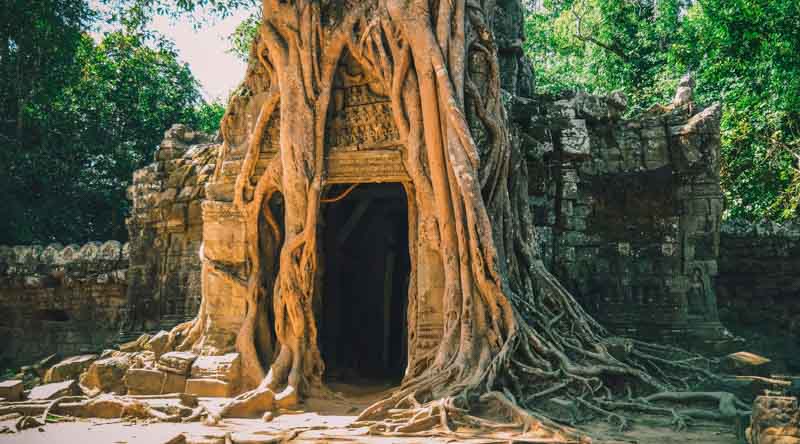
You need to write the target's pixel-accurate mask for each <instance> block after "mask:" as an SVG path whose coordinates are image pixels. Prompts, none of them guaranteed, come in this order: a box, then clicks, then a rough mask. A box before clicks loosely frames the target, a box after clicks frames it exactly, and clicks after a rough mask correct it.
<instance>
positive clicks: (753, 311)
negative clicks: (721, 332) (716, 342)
mask: <svg viewBox="0 0 800 444" xmlns="http://www.w3.org/2000/svg"><path fill="white" fill-rule="evenodd" d="M718 262H719V275H718V277H717V280H716V292H717V299H718V305H719V314H720V318H721V319H722V322H723V323H724V324H725V325H726V326H727V327H728V328H730V330H731V331H732V332H733V333H735V334H736V335H739V336H742V337H744V338H745V339H746V340H747V341H748V343H747V348H748V349H750V350H752V351H757V352H759V353H761V354H764V355H765V356H767V357H769V358H772V359H773V360H775V361H777V362H776V365H777V367H776V370H777V371H789V372H792V373H797V372H800V341H799V339H800V224H796V223H795V224H785V225H779V224H773V223H761V224H747V223H735V222H726V223H725V224H723V226H722V232H721V234H720V255H719V259H718Z"/></svg>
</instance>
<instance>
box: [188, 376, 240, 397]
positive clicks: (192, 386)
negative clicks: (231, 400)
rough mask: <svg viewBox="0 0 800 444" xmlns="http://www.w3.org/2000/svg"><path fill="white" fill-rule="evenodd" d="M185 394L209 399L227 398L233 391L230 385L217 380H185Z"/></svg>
mask: <svg viewBox="0 0 800 444" xmlns="http://www.w3.org/2000/svg"><path fill="white" fill-rule="evenodd" d="M186 393H188V394H190V395H196V396H203V397H211V398H227V397H229V396H231V395H232V394H233V391H232V386H231V384H229V383H227V382H225V381H220V380H219V379H209V378H189V379H187V380H186Z"/></svg>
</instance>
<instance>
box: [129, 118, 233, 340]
mask: <svg viewBox="0 0 800 444" xmlns="http://www.w3.org/2000/svg"><path fill="white" fill-rule="evenodd" d="M217 148H218V145H216V144H214V143H212V138H211V137H210V136H208V135H206V134H202V133H198V132H195V131H192V130H190V129H188V128H187V127H185V126H183V125H174V126H173V127H172V128H170V129H169V130H168V131H167V132H166V133H165V134H164V140H163V141H162V142H161V144H160V146H159V147H158V149H157V150H156V153H155V162H154V163H152V164H150V165H148V166H146V167H145V168H142V169H141V170H138V171H136V172H135V173H134V176H133V185H131V186H130V187H129V189H128V196H129V198H130V199H131V200H132V202H133V209H132V211H131V216H130V217H129V218H128V221H127V222H128V232H129V234H130V240H131V259H130V268H129V284H130V285H129V287H128V300H129V302H130V303H129V305H128V307H127V311H128V312H127V313H126V320H125V324H124V325H123V330H124V331H125V332H126V333H127V334H125V335H123V337H122V338H121V339H122V340H127V339H135V338H136V337H138V333H140V332H142V331H155V330H158V329H159V328H162V329H166V330H169V329H170V328H171V327H173V326H175V325H176V324H178V323H180V322H183V321H186V320H188V319H191V318H192V317H194V315H195V314H196V313H197V309H198V307H199V306H200V260H199V256H198V253H199V251H200V245H201V242H202V231H203V227H202V219H201V216H200V213H201V210H200V203H201V201H202V200H203V199H204V198H205V195H206V190H205V182H206V180H207V179H208V177H209V175H211V174H213V169H214V164H213V159H214V158H215V156H216V153H217Z"/></svg>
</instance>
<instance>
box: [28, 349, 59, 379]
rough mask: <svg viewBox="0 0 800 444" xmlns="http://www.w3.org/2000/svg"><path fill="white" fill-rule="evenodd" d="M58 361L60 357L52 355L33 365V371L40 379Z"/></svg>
mask: <svg viewBox="0 0 800 444" xmlns="http://www.w3.org/2000/svg"><path fill="white" fill-rule="evenodd" d="M60 360H61V356H60V355H59V354H58V353H53V354H52V355H50V356H47V357H45V358H43V359H40V360H39V362H37V363H36V364H34V366H33V367H34V371H35V372H36V374H37V375H39V377H40V378H44V375H45V374H46V373H47V370H49V369H50V368H51V367H53V366H54V365H56V364H58V362H59V361H60Z"/></svg>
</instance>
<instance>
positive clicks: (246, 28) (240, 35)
mask: <svg viewBox="0 0 800 444" xmlns="http://www.w3.org/2000/svg"><path fill="white" fill-rule="evenodd" d="M260 23H261V11H260V10H259V11H258V12H256V13H254V14H251V15H250V16H248V17H247V18H246V19H245V20H244V21H242V23H239V26H237V27H236V29H235V30H234V31H233V34H231V35H230V36H228V42H229V43H230V45H231V50H230V52H232V53H233V54H236V56H237V57H239V58H240V59H242V60H244V61H247V59H248V58H249V57H250V47H251V46H252V44H253V40H254V39H255V38H256V35H257V34H258V25H259V24H260Z"/></svg>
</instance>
